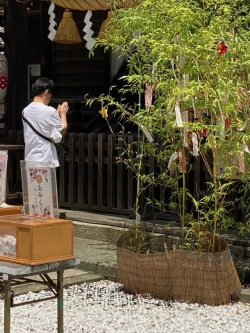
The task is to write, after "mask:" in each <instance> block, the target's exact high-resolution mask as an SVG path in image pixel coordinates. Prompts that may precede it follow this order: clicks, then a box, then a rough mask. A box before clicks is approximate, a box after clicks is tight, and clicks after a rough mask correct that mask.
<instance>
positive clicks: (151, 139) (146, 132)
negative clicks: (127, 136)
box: [140, 125, 154, 142]
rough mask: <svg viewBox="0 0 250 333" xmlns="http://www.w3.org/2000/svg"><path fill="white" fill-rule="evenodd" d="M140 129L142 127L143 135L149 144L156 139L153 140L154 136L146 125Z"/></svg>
mask: <svg viewBox="0 0 250 333" xmlns="http://www.w3.org/2000/svg"><path fill="white" fill-rule="evenodd" d="M140 127H141V130H142V132H143V134H144V135H145V137H146V138H147V139H148V142H153V141H154V138H153V136H152V134H151V133H150V132H149V130H148V129H147V128H146V127H145V126H144V125H141V126H140Z"/></svg>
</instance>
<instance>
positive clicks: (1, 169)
mask: <svg viewBox="0 0 250 333" xmlns="http://www.w3.org/2000/svg"><path fill="white" fill-rule="evenodd" d="M7 164H8V151H7V150H0V205H1V204H2V203H3V202H5V199H6V182H7Z"/></svg>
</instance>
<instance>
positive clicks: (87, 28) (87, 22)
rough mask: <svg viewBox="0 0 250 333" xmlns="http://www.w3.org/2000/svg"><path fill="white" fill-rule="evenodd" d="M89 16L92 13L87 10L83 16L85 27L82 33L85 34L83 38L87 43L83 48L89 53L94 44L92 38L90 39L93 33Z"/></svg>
mask: <svg viewBox="0 0 250 333" xmlns="http://www.w3.org/2000/svg"><path fill="white" fill-rule="evenodd" d="M91 16H92V11H91V10H88V11H87V13H86V15H85V18H84V23H85V27H84V28H83V32H85V35H84V37H83V38H84V39H85V40H86V41H87V43H86V44H85V47H86V49H88V50H89V51H90V50H91V49H92V48H93V47H94V44H95V40H94V38H92V35H93V34H94V31H93V30H91V27H92V25H93V23H92V22H91V21H90V19H91Z"/></svg>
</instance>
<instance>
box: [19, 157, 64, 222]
mask: <svg viewBox="0 0 250 333" xmlns="http://www.w3.org/2000/svg"><path fill="white" fill-rule="evenodd" d="M21 170H22V182H23V194H24V195H23V197H24V213H25V214H29V215H33V216H43V217H56V218H57V217H58V200H57V185H56V173H55V167H54V164H49V163H34V162H24V161H21Z"/></svg>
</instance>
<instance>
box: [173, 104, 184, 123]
mask: <svg viewBox="0 0 250 333" xmlns="http://www.w3.org/2000/svg"><path fill="white" fill-rule="evenodd" d="M174 109H175V117H176V124H177V127H183V122H182V118H181V110H180V105H179V103H176V104H175V108H174Z"/></svg>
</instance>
